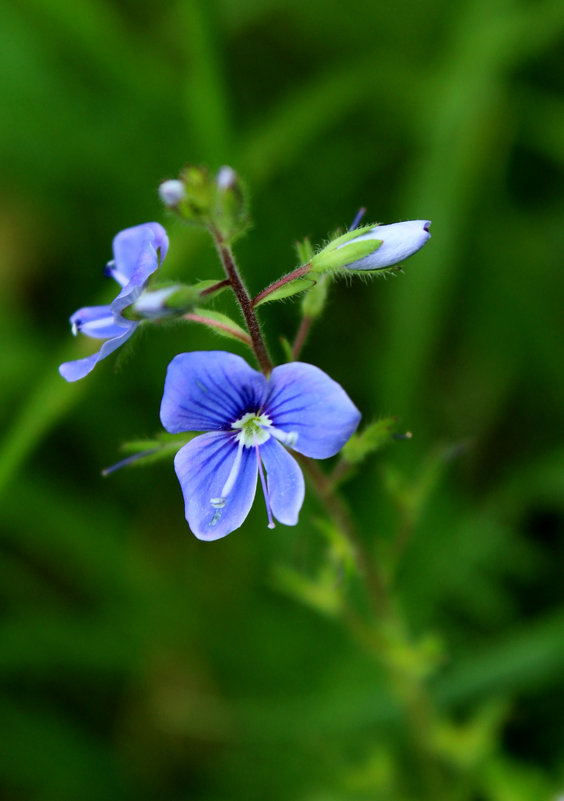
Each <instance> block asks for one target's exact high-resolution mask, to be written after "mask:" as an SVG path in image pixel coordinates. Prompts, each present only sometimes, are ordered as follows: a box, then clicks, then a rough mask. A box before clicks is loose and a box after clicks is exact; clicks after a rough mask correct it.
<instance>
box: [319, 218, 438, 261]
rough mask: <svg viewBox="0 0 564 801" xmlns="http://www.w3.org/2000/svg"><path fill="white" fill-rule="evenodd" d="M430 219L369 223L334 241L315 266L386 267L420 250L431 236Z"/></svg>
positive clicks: (322, 253)
mask: <svg viewBox="0 0 564 801" xmlns="http://www.w3.org/2000/svg"><path fill="white" fill-rule="evenodd" d="M430 225H431V223H430V222H429V220H410V221H408V222H401V223H392V224H391V225H369V226H365V227H363V228H360V229H358V230H356V231H349V232H348V233H346V234H344V235H343V236H341V237H338V239H335V240H334V241H333V242H331V243H330V244H329V245H328V246H327V247H326V248H324V249H323V250H322V251H321V252H320V253H318V254H317V255H316V256H314V258H313V260H312V269H313V270H317V271H319V272H326V271H329V270H335V269H345V270H347V271H348V270H350V271H355V270H359V271H361V270H384V269H386V268H388V267H393V266H394V265H396V264H398V263H399V262H400V261H404V260H405V259H407V258H409V256H412V255H413V254H414V253H417V251H418V250H420V249H421V248H422V247H423V245H424V244H425V243H426V242H427V241H428V240H429V239H430V237H431V234H430V233H429V227H430Z"/></svg>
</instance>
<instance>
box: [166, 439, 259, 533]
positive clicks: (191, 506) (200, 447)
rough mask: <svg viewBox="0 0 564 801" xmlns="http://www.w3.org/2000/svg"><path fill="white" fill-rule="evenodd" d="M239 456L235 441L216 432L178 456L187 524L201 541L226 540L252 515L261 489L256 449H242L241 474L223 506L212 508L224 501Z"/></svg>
mask: <svg viewBox="0 0 564 801" xmlns="http://www.w3.org/2000/svg"><path fill="white" fill-rule="evenodd" d="M237 452H238V446H237V442H236V440H235V437H233V436H232V435H231V434H228V433H227V432H212V433H210V434H202V435H201V436H199V437H195V438H194V439H193V440H191V441H190V442H188V444H187V445H184V447H182V448H181V449H180V450H179V451H178V453H177V454H176V457H175V459H174V468H175V470H176V475H177V476H178V480H179V481H180V486H181V487H182V493H183V495H184V502H185V506H186V520H187V521H188V525H189V526H190V529H191V530H192V532H193V534H195V535H196V537H197V538H198V539H199V540H218V539H220V538H221V537H225V536H226V534H230V533H231V532H232V531H234V530H235V529H236V528H239V526H240V525H241V524H242V523H243V521H244V520H245V518H246V517H247V515H248V514H249V511H250V509H251V506H252V504H253V500H254V497H255V492H256V486H257V465H258V462H257V455H256V451H255V449H254V448H243V449H242V453H241V464H240V467H239V472H238V474H237V478H236V480H235V484H234V486H233V488H232V489H231V490H230V492H229V493H228V495H227V497H226V498H225V499H224V504H223V506H218V504H217V503H216V504H215V505H214V504H212V499H219V498H221V493H222V490H223V488H224V486H225V483H226V481H227V478H228V476H229V474H230V472H231V469H232V467H233V464H234V462H235V459H236V457H237Z"/></svg>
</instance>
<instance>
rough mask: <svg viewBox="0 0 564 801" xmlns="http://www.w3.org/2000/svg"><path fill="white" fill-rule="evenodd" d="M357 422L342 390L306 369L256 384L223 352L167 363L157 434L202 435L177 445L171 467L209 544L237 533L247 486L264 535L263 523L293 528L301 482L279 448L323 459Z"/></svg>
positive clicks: (285, 369)
mask: <svg viewBox="0 0 564 801" xmlns="http://www.w3.org/2000/svg"><path fill="white" fill-rule="evenodd" d="M359 420H360V412H359V411H358V409H357V408H356V406H355V405H354V404H353V402H352V401H351V399H350V398H349V396H348V395H347V394H346V392H345V391H344V389H342V387H341V386H339V384H337V383H336V382H335V381H333V379H332V378H329V376H328V375H326V374H325V373H324V372H323V371H322V370H320V369H319V368H318V367H314V366H313V365H311V364H303V363H302V362H291V363H289V364H283V365H280V366H279V367H275V368H274V370H273V371H272V374H271V376H270V378H269V379H266V378H265V377H264V376H263V375H262V374H261V373H258V372H257V371H256V370H253V369H252V368H251V367H249V365H248V364H247V362H246V361H245V360H244V359H242V358H241V357H240V356H235V355H233V354H231V353H226V352H224V351H205V352H194V353H181V354H179V355H178V356H175V358H174V359H173V360H172V361H171V363H170V364H169V366H168V371H167V376H166V381H165V388H164V395H163V400H162V404H161V421H162V424H163V426H164V427H165V428H166V429H167V431H169V432H170V433H171V434H178V433H180V432H184V431H205V432H208V433H205V434H202V435H200V436H197V437H195V438H194V439H192V440H191V441H190V442H188V444H187V445H184V446H183V447H182V448H181V449H180V450H179V451H178V453H177V454H176V458H175V460H174V466H175V469H176V474H177V476H178V479H179V481H180V485H181V487H182V492H183V494H184V501H185V504H186V520H187V521H188V524H189V526H190V528H191V529H192V531H193V532H194V534H195V535H196V537H198V539H201V540H217V539H219V538H220V537H225V535H226V534H229V533H230V532H231V531H233V530H234V529H236V528H238V527H239V526H240V525H241V524H242V523H243V521H244V520H245V518H246V517H247V515H248V514H249V510H250V508H251V506H252V503H253V499H254V497H255V491H256V485H257V476H260V480H261V484H262V489H263V492H264V497H265V501H266V508H267V514H268V521H269V522H268V525H269V528H273V527H274V521H273V517H275V518H276V519H277V520H278V521H279V522H280V523H283V524H284V525H287V526H294V525H295V524H296V523H297V522H298V514H299V511H300V509H301V506H302V503H303V499H304V478H303V475H302V471H301V469H300V467H299V465H298V463H297V462H296V460H295V459H294V458H293V456H291V455H290V454H289V453H288V451H287V450H286V447H287V448H292V449H293V450H295V451H297V452H298V453H302V454H304V455H305V456H311V457H313V458H315V459H326V458H328V457H329V456H333V455H334V454H336V453H337V452H338V451H339V450H340V449H341V448H342V446H343V445H344V444H345V442H346V441H347V440H348V439H349V437H350V436H351V434H352V433H353V432H354V430H355V429H356V427H357V425H358V423H359ZM284 446H286V447H284ZM265 469H266V478H265V474H264V470H265Z"/></svg>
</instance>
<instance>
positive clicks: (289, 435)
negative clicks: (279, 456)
mask: <svg viewBox="0 0 564 801" xmlns="http://www.w3.org/2000/svg"><path fill="white" fill-rule="evenodd" d="M268 430H269V431H270V433H271V434H272V436H273V437H274V438H275V439H277V440H278V441H279V442H281V443H282V444H283V445H287V446H288V447H289V448H293V447H294V445H295V444H296V442H297V441H298V432H297V431H281V430H280V429H279V428H274V426H269V429H268Z"/></svg>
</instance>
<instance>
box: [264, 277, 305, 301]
mask: <svg viewBox="0 0 564 801" xmlns="http://www.w3.org/2000/svg"><path fill="white" fill-rule="evenodd" d="M314 285H315V279H313V278H305V277H304V278H296V279H295V280H294V281H288V283H287V284H283V285H282V286H280V287H278V289H274V290H273V291H272V292H270V293H269V294H268V295H265V296H264V298H261V300H259V301H258V303H257V304H256V307H258V306H262V304H263V303H270V302H271V301H273V300H285V299H286V298H291V297H292V296H293V295H298V294H299V293H300V292H305V291H306V290H307V289H311V288H312V287H313V286H314Z"/></svg>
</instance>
